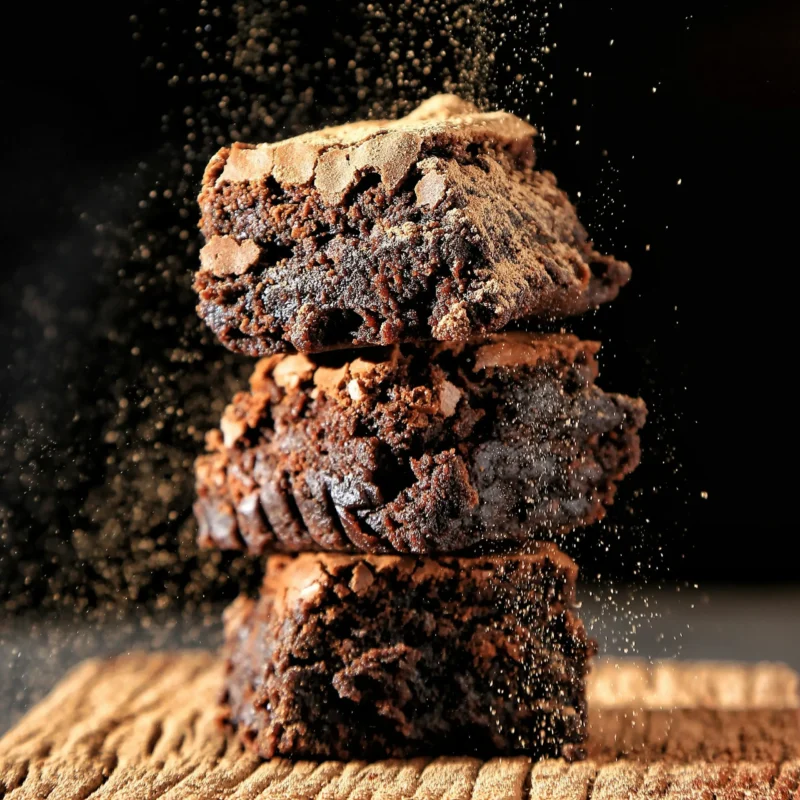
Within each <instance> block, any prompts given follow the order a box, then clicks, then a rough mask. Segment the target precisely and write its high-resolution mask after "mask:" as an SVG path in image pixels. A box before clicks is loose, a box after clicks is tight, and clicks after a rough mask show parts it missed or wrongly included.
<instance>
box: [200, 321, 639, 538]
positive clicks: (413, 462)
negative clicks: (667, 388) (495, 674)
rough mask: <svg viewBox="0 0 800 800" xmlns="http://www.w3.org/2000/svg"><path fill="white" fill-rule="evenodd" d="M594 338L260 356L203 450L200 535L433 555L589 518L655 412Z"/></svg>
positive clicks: (632, 456) (631, 460) (635, 456)
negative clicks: (603, 377)
mask: <svg viewBox="0 0 800 800" xmlns="http://www.w3.org/2000/svg"><path fill="white" fill-rule="evenodd" d="M598 347H599V345H598V344H597V343H596V342H582V341H580V340H579V339H577V338H575V337H574V336H568V335H536V334H528V333H499V334H491V335H489V336H488V337H484V338H481V339H479V340H470V341H469V342H465V343H450V344H435V345H432V346H428V347H417V346H411V345H403V346H395V347H392V348H384V349H375V350H368V351H364V352H363V353H362V355H361V357H359V358H356V359H354V360H344V359H346V358H352V354H351V355H349V356H348V355H347V354H339V353H328V354H324V355H319V356H315V357H313V358H309V357H308V356H305V355H301V354H295V355H290V356H271V357H269V358H266V359H263V360H261V361H260V362H259V363H258V366H257V367H256V370H255V373H254V374H253V376H252V378H251V381H250V383H251V389H250V391H249V392H242V393H240V394H238V395H236V397H235V398H234V401H233V403H232V404H231V405H230V406H228V408H227V409H226V411H225V414H224V415H223V418H222V422H221V426H220V430H215V431H212V432H211V433H210V434H209V435H208V437H207V444H208V448H209V451H210V452H209V453H207V454H206V455H203V456H201V457H200V458H199V459H198V460H197V463H196V478H197V493H198V498H197V502H196V504H195V513H196V516H197V519H198V521H199V526H200V541H201V543H202V544H204V545H217V546H219V547H223V548H230V549H246V550H249V551H250V552H252V553H255V554H259V553H263V552H268V551H273V550H289V551H292V550H340V551H342V550H343V551H348V550H349V551H366V552H414V553H427V552H449V551H456V550H462V549H465V548H469V547H471V546H473V545H476V544H478V543H480V542H484V541H492V542H496V543H500V542H508V543H520V542H524V541H526V540H529V539H531V538H542V537H545V538H548V537H549V536H551V535H553V534H558V533H565V532H568V531H570V530H571V529H573V528H575V527H576V526H580V525H588V524H590V523H592V522H594V521H596V520H598V519H600V518H601V517H602V516H603V515H604V514H605V506H606V505H607V504H609V503H611V502H612V500H613V498H614V494H615V491H616V483H617V481H619V480H620V479H621V478H622V477H623V476H625V475H626V474H628V473H629V472H631V470H633V469H634V468H635V467H636V465H637V464H638V462H639V436H638V430H639V428H640V427H641V426H642V424H643V423H644V419H645V406H644V403H643V402H642V401H641V400H640V399H632V398H630V397H626V396H624V395H618V394H607V393H605V392H604V391H602V390H601V389H600V388H598V387H597V386H595V385H594V379H595V376H596V375H597V363H596V361H595V353H596V351H597V349H598Z"/></svg>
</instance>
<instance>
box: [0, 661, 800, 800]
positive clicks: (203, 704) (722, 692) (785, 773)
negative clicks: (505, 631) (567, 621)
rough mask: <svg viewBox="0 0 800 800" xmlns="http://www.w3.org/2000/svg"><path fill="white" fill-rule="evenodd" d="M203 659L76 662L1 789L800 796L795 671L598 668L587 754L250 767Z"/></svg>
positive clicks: (281, 799)
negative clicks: (221, 719) (226, 723)
mask: <svg viewBox="0 0 800 800" xmlns="http://www.w3.org/2000/svg"><path fill="white" fill-rule="evenodd" d="M221 669H222V667H221V664H220V662H219V660H218V659H217V658H216V657H215V656H213V655H211V654H208V653H204V652H189V653H162V654H144V653H143V654H133V655H129V656H124V657H122V658H117V659H114V660H111V661H89V662H86V663H84V664H82V665H81V666H79V667H78V668H77V669H76V670H74V671H73V672H72V673H70V674H69V675H68V676H67V677H66V678H65V679H64V680H63V681H62V682H61V683H60V684H59V685H58V686H57V687H56V688H55V689H54V690H53V692H52V693H51V694H50V695H49V696H48V697H47V698H46V699H45V700H44V701H43V702H42V703H40V704H39V705H38V706H36V707H35V708H34V709H33V710H32V711H31V712H30V713H29V714H28V715H27V716H26V717H25V718H24V719H23V720H22V721H21V722H20V723H19V724H18V725H17V726H16V728H14V729H13V730H11V731H10V732H9V733H8V734H7V735H6V736H5V737H4V738H3V739H2V740H0V796H2V797H4V798H6V797H7V798H14V800H17V799H18V798H19V799H20V800H21V798H36V800H41V799H43V798H48V800H85V799H86V798H91V799H92V800H99V799H100V798H112V797H113V798H121V799H123V800H154V799H155V798H193V799H195V798H196V799H198V800H221V799H222V798H226V799H227V798H231V800H234V799H235V800H245V798H247V799H254V798H261V799H262V800H267V798H273V800H312V798H313V799H314V800H400V799H401V798H403V799H404V800H412V799H413V800H523V798H525V800H527V799H528V798H552V799H553V800H556V798H575V800H580V799H581V798H584V799H585V800H588V799H589V798H593V800H602V798H639V797H642V798H644V797H647V798H678V797H680V798H689V797H702V798H708V799H709V800H712V798H720V800H721V799H722V798H774V799H775V800H784V799H785V800H788V799H789V798H800V788H798V787H800V714H799V712H798V689H797V676H796V675H795V674H794V673H793V672H792V671H791V670H789V669H787V668H786V667H781V666H779V665H756V666H749V667H748V666H743V665H731V664H728V665H714V664H697V663H686V664H680V663H674V662H673V663H668V664H659V665H656V666H654V667H648V666H647V665H645V664H642V663H638V662H622V663H619V664H615V663H608V662H606V663H602V664H600V665H599V666H598V667H596V668H595V670H594V673H593V677H592V681H591V687H590V697H591V702H592V706H591V707H592V712H591V737H590V745H589V759H588V760H587V761H584V762H582V763H578V764H567V763H565V762H562V761H543V762H539V763H535V764H531V763H530V761H529V760H528V759H526V758H521V757H518V758H497V759H493V760H490V761H481V760H478V759H474V758H418V759H411V760H406V761H399V760H390V761H381V762H376V763H366V762H362V761H354V762H349V763H342V762H338V761H337V762H324V763H312V762H307V761H305V762H303V761H301V762H294V763H293V762H290V761H286V760H283V759H275V760H273V761H268V762H264V761H260V760H259V759H257V758H255V757H254V756H252V755H250V754H249V753H247V752H245V751H244V750H243V749H242V748H241V746H240V745H239V744H238V742H237V741H236V740H235V738H234V737H232V736H231V735H230V734H228V733H226V732H225V731H224V730H222V729H221V728H220V727H219V726H218V725H217V724H216V715H217V709H216V697H217V694H218V690H219V685H220V681H221Z"/></svg>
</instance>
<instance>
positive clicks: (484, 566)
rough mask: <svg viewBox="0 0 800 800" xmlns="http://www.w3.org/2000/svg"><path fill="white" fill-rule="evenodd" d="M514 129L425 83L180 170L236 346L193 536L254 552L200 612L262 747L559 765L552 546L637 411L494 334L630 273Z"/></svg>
mask: <svg viewBox="0 0 800 800" xmlns="http://www.w3.org/2000/svg"><path fill="white" fill-rule="evenodd" d="M534 135H535V130H534V129H533V128H532V127H531V126H530V125H528V124H527V123H526V122H524V121H523V120H521V119H519V118H517V117H515V116H513V115H511V114H507V113H500V112H497V113H480V112H479V111H478V110H477V109H476V108H475V107H474V106H472V105H470V104H468V103H465V102H463V101H461V100H460V99H458V98H456V97H453V96H448V95H444V96H438V97H434V98H432V99H431V100H428V101H427V102H425V103H423V104H422V105H421V106H420V107H419V108H417V109H416V110H415V111H414V112H413V113H412V114H410V115H409V116H407V117H404V118H402V119H400V120H396V121H386V120H369V121H366V122H361V123H356V124H351V125H344V126H341V127H337V128H327V129H325V130H321V131H319V132H316V133H310V134H306V135H303V136H299V137H296V138H293V139H289V140H287V141H283V142H280V143H278V144H268V145H267V144H264V145H257V146H253V145H240V144H235V145H234V146H233V147H231V148H225V149H223V150H221V151H220V152H219V153H218V154H217V155H216V156H215V157H214V158H213V159H212V161H211V163H210V164H209V166H208V169H207V170H206V174H205V177H204V182H203V189H202V192H201V195H200V206H201V209H202V230H203V233H204V235H205V239H206V244H205V247H204V248H203V249H202V251H201V266H200V269H199V271H198V272H197V275H196V280H195V286H196V289H197V292H198V294H199V298H200V301H199V306H198V310H199V313H200V315H201V317H202V318H203V319H204V320H205V321H206V323H207V324H208V325H209V326H210V327H211V329H212V330H213V331H214V332H215V333H216V335H217V336H218V337H219V339H220V341H221V342H222V343H223V344H224V345H226V346H227V347H228V348H230V349H231V350H234V351H236V352H239V353H245V354H248V355H251V356H260V357H262V358H261V360H260V361H258V362H257V364H256V367H255V371H254V373H253V375H252V378H251V380H250V390H249V391H247V392H241V393H239V394H238V395H236V397H235V398H234V399H233V402H232V403H231V405H229V406H228V408H227V409H226V411H225V414H224V416H223V418H222V421H221V424H220V428H219V430H215V431H212V432H211V433H210V434H209V435H208V437H207V444H208V453H207V454H205V455H203V456H201V457H200V458H199V459H198V461H197V465H196V473H197V492H198V499H197V503H196V506H195V510H196V514H197V518H198V521H199V525H200V540H201V543H202V544H204V545H217V546H219V547H222V548H233V549H241V550H246V551H248V552H250V553H253V554H258V555H260V554H263V553H269V554H271V555H270V556H269V557H268V559H267V562H266V578H265V581H264V584H263V587H262V589H261V593H260V596H259V597H258V598H257V599H256V600H252V599H250V598H240V599H239V600H237V601H236V602H235V603H234V604H233V606H232V607H231V608H230V609H229V610H228V612H227V613H226V625H225V627H226V655H227V672H226V686H225V690H224V697H225V706H226V715H227V719H228V720H229V722H230V723H232V724H233V725H234V726H235V727H236V728H237V730H238V732H239V735H240V737H241V738H242V740H243V741H244V742H245V743H246V744H247V745H248V746H249V747H251V748H252V749H253V750H254V751H255V752H257V753H259V754H261V755H263V756H265V757H268V758H269V757H273V756H276V755H281V756H291V757H303V758H337V759H350V758H370V759H372V758H389V757H400V756H412V755H439V754H441V755H445V754H480V755H485V756H489V755H497V754H512V753H525V754H528V755H531V756H533V757H540V756H565V757H569V758H576V757H579V756H580V755H581V752H582V745H583V743H584V741H585V737H586V676H587V672H588V667H589V661H590V659H591V656H592V653H593V649H594V648H593V645H592V643H591V641H590V640H589V639H587V636H586V633H585V631H584V628H583V624H582V623H581V621H580V619H578V617H577V616H576V613H575V602H574V596H575V581H576V576H577V568H576V566H575V564H574V562H573V561H572V560H571V559H570V558H568V557H567V556H565V555H564V554H562V553H561V552H559V550H558V549H557V548H556V546H555V545H554V544H552V543H551V542H552V539H553V538H555V536H556V535H558V534H563V533H567V532H569V531H571V530H573V529H574V528H576V527H578V526H584V525H588V524H591V523H593V522H595V521H597V520H598V519H600V518H601V517H602V516H603V515H604V513H605V506H606V505H608V504H609V503H611V502H612V501H613V498H614V493H615V491H616V483H617V482H618V481H619V480H620V479H621V478H622V477H623V476H625V475H626V474H628V473H629V472H631V470H633V469H634V468H635V467H636V465H637V463H638V460H639V437H638V430H639V428H640V427H641V426H642V424H643V423H644V418H645V407H644V404H643V402H642V401H641V400H639V399H632V398H630V397H625V396H623V395H618V394H608V393H606V392H604V391H603V390H602V389H600V388H599V387H598V386H596V385H595V378H596V377H597V363H596V361H595V355H596V353H597V350H598V346H599V345H598V344H597V343H596V342H583V341H580V340H579V339H577V338H576V337H574V336H571V335H567V334H557V335H555V334H541V333H527V332H523V331H521V330H520V328H521V327H524V324H525V323H527V326H528V327H533V326H535V325H536V324H540V323H541V322H543V321H545V320H552V319H553V318H556V317H562V316H568V315H572V314H578V313H581V312H583V311H585V310H588V309H592V308H595V307H597V306H598V305H599V304H600V303H603V302H606V301H608V300H612V299H613V298H614V297H615V296H616V294H617V292H618V291H619V288H620V287H621V286H622V285H624V284H625V283H626V282H627V281H628V278H629V274H630V269H629V267H628V265H627V264H624V263H622V262H619V261H616V260H615V259H614V258H612V257H610V256H604V255H600V254H599V253H597V252H596V251H595V250H594V249H593V247H592V244H591V242H590V241H589V239H588V236H587V234H586V231H585V230H584V228H583V227H582V226H581V224H580V222H579V221H578V219H577V217H576V214H575V209H574V208H573V206H572V205H571V204H570V202H569V200H568V199H567V197H566V195H565V194H564V193H563V192H562V191H561V190H559V189H558V187H557V186H556V182H555V179H554V177H553V175H552V174H550V173H548V172H540V171H537V170H536V169H534V149H533V137H534ZM508 326H513V327H515V328H516V330H513V331H509V330H505V331H504V329H506V328H507V327H508ZM500 331H503V332H500ZM547 540H550V543H548V542H547Z"/></svg>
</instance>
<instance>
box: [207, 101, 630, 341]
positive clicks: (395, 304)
mask: <svg viewBox="0 0 800 800" xmlns="http://www.w3.org/2000/svg"><path fill="white" fill-rule="evenodd" d="M534 134H535V130H534V129H533V128H532V127H531V126H529V125H528V124H527V123H525V122H523V121H522V120H520V119H518V118H517V117H514V116H513V115H511V114H506V113H502V112H495V113H488V114H486V113H484V114H481V113H478V112H477V109H475V108H474V107H473V106H470V105H469V104H467V103H463V102H462V101H459V100H458V99H457V98H453V97H451V96H444V97H437V98H432V99H431V100H430V101H428V102H427V103H425V104H423V105H422V106H421V107H420V108H419V109H417V111H416V112H414V113H412V114H411V115H409V116H408V117H405V118H403V119H401V120H396V121H393V122H388V121H384V120H378V121H372V122H367V123H355V124H353V125H345V126H341V127H338V128H331V129H326V130H323V131H319V132H317V133H312V134H306V135H305V136H301V137H297V138H295V139H291V140H288V141H286V142H281V143H278V144H275V145H259V146H251V145H238V144H237V145H234V146H233V147H232V148H226V149H223V150H221V151H220V152H219V153H218V154H217V155H216V156H215V158H214V159H213V160H212V161H211V163H210V164H209V166H208V168H207V170H206V174H205V177H204V182H203V189H202V191H201V194H200V198H199V202H200V207H201V211H202V223H201V228H202V230H203V233H204V235H205V238H206V242H207V243H206V245H205V247H204V248H203V250H202V252H201V267H200V270H199V271H198V272H197V274H196V278H195V288H196V289H197V292H198V295H199V305H198V311H199V313H200V316H201V317H202V318H203V319H204V320H205V321H206V322H207V323H208V325H209V326H210V327H211V328H212V330H213V331H214V332H215V333H216V335H217V336H218V337H219V339H220V341H222V343H223V344H225V345H226V346H227V347H229V348H230V349H232V350H235V351H238V352H242V353H247V354H249V355H267V354H272V353H277V352H290V351H293V350H299V351H301V352H307V353H310V352H319V351H322V350H326V349H332V348H342V347H351V346H365V345H389V344H394V343H398V342H407V341H427V340H442V341H448V340H464V339H466V338H468V337H469V336H472V335H476V334H479V333H485V332H488V331H494V330H499V329H500V328H502V327H504V326H505V325H507V324H508V323H509V322H511V321H513V320H519V319H525V318H531V317H546V318H552V317H558V316H562V315H569V314H577V313H581V312H583V311H585V310H587V309H589V308H593V307H596V306H598V305H599V304H601V303H604V302H607V301H608V300H611V299H613V298H614V297H615V296H616V294H617V292H618V291H619V288H620V286H622V285H624V284H625V283H626V282H627V280H628V278H629V275H630V269H629V267H628V265H627V264H625V263H623V262H619V261H616V260H615V259H613V258H612V257H610V256H603V255H600V254H599V253H597V252H596V251H595V250H594V249H593V247H592V245H591V242H590V241H589V239H588V236H587V233H586V231H585V229H584V228H583V227H582V225H581V224H580V222H579V221H578V218H577V216H576V213H575V209H574V208H573V206H572V205H571V203H570V202H569V200H568V199H567V196H566V195H565V194H564V192H562V191H561V190H560V189H559V188H558V187H557V186H556V182H555V178H554V177H553V175H552V174H551V173H549V172H539V171H536V170H535V169H534V150H533V135H534Z"/></svg>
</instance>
